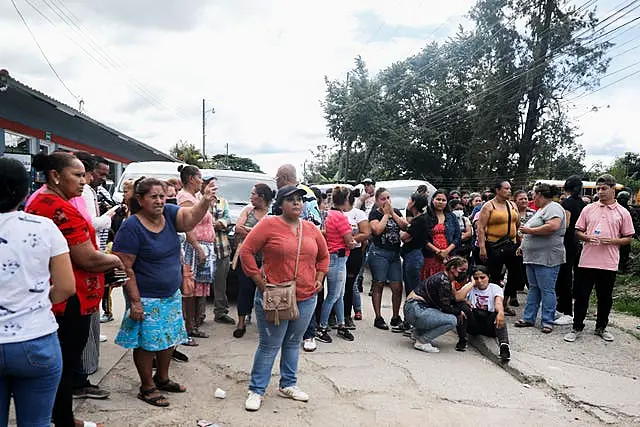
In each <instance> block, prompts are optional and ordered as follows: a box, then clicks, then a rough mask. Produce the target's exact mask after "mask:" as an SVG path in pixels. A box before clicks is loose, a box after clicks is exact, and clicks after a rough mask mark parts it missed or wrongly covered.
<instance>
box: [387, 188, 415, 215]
mask: <svg viewBox="0 0 640 427" xmlns="http://www.w3.org/2000/svg"><path fill="white" fill-rule="evenodd" d="M415 191H416V187H413V186H411V187H396V188H389V193H391V206H393V207H394V208H396V209H400V210H403V209H404V208H406V207H407V201H408V200H409V197H411V195H412V194H413V193H414V192H415Z"/></svg>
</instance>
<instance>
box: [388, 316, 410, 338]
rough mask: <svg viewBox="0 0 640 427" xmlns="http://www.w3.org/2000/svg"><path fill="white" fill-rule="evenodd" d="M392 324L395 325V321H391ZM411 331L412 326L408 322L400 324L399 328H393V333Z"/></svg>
mask: <svg viewBox="0 0 640 427" xmlns="http://www.w3.org/2000/svg"><path fill="white" fill-rule="evenodd" d="M391 324H392V325H393V319H392V320H391ZM409 329H411V325H409V324H408V323H407V322H400V324H399V325H398V326H394V327H393V328H391V332H395V333H398V334H399V333H403V332H404V331H406V330H409Z"/></svg>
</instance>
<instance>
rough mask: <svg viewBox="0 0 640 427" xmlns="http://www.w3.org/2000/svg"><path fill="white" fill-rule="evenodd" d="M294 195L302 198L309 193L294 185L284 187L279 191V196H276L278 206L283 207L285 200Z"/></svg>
mask: <svg viewBox="0 0 640 427" xmlns="http://www.w3.org/2000/svg"><path fill="white" fill-rule="evenodd" d="M294 194H299V195H300V196H304V195H305V194H307V192H306V191H305V190H303V189H302V188H298V187H296V186H293V185H285V186H284V187H282V188H280V189H279V190H278V194H277V195H276V204H277V205H281V204H282V202H283V201H284V199H286V198H287V197H289V196H292V195H294Z"/></svg>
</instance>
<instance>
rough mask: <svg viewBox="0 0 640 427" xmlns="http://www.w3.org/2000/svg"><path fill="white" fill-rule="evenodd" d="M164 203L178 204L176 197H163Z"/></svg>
mask: <svg viewBox="0 0 640 427" xmlns="http://www.w3.org/2000/svg"><path fill="white" fill-rule="evenodd" d="M165 203H166V204H167V205H177V204H178V199H176V198H170V199H165Z"/></svg>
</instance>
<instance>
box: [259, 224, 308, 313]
mask: <svg viewBox="0 0 640 427" xmlns="http://www.w3.org/2000/svg"><path fill="white" fill-rule="evenodd" d="M298 230H299V231H298V252H297V254H296V269H295V273H294V276H293V280H291V281H289V282H282V283H275V284H274V283H268V282H267V284H266V285H265V288H264V292H263V294H262V309H263V310H264V314H265V317H266V318H267V322H271V323H273V324H274V325H279V324H280V321H281V320H295V319H297V318H298V317H299V316H300V312H299V311H298V302H297V300H296V280H297V279H298V264H299V263H300V248H301V247H302V221H300V222H299V228H298ZM263 271H264V270H263Z"/></svg>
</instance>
